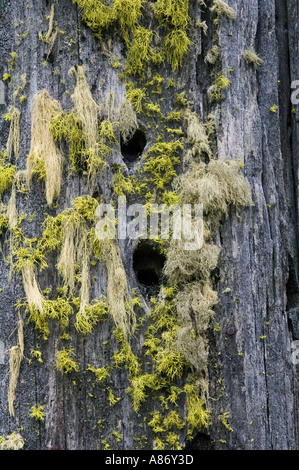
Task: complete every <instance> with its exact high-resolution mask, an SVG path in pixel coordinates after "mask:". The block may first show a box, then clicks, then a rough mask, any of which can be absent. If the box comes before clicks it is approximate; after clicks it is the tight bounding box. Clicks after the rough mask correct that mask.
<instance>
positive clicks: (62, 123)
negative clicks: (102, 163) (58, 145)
mask: <svg viewBox="0 0 299 470" xmlns="http://www.w3.org/2000/svg"><path fill="white" fill-rule="evenodd" d="M50 131H51V132H52V135H53V137H54V139H55V141H56V142H58V141H60V140H62V139H65V140H66V142H67V143H68V144H69V164H70V170H71V171H73V172H78V171H82V166H83V162H84V160H85V151H86V149H85V134H84V131H83V126H82V122H81V119H80V118H79V116H77V115H76V114H75V113H73V112H71V113H64V112H61V113H59V114H57V115H56V116H55V117H54V118H53V119H52V121H51V125H50Z"/></svg>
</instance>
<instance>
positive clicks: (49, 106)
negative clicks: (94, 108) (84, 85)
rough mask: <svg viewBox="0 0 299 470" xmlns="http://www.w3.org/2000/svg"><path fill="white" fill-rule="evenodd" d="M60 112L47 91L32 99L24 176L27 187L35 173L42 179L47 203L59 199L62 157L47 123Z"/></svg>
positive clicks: (50, 204) (56, 103) (50, 203)
mask: <svg viewBox="0 0 299 470" xmlns="http://www.w3.org/2000/svg"><path fill="white" fill-rule="evenodd" d="M59 113H60V107H59V103H58V102H57V101H56V100H52V99H51V98H50V95H49V93H48V91H47V90H42V91H40V92H38V93H37V94H36V96H35V98H34V103H33V112H32V125H31V147H30V151H29V157H28V159H27V168H26V177H27V184H28V187H29V188H30V186H31V181H32V177H33V175H34V174H35V173H38V174H39V175H40V178H41V179H43V180H44V181H45V192H46V200H47V203H48V205H49V206H52V205H53V202H54V200H55V199H57V198H59V196H60V190H61V181H62V171H63V157H62V154H61V152H60V151H59V149H58V147H57V145H56V143H55V141H54V139H53V136H52V134H51V132H50V123H51V121H52V119H53V118H55V116H57V114H59Z"/></svg>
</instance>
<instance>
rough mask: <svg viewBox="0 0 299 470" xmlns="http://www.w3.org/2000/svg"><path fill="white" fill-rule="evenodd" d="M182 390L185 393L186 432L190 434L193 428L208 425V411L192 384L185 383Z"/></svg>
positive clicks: (201, 427) (198, 428) (197, 428)
mask: <svg viewBox="0 0 299 470" xmlns="http://www.w3.org/2000/svg"><path fill="white" fill-rule="evenodd" d="M184 390H185V392H186V394H187V421H188V425H189V429H188V434H189V435H191V434H192V433H193V432H194V430H197V431H199V430H201V429H203V428H207V427H208V425H209V422H210V413H209V412H208V411H207V409H206V407H205V403H204V400H203V399H202V398H200V397H199V396H198V393H197V391H196V388H195V386H194V385H192V384H186V385H185V387H184Z"/></svg>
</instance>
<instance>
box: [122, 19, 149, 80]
mask: <svg viewBox="0 0 299 470" xmlns="http://www.w3.org/2000/svg"><path fill="white" fill-rule="evenodd" d="M152 38H153V31H152V30H150V29H146V28H144V27H141V26H140V27H138V28H136V29H135V31H134V40H133V43H132V45H131V47H130V48H129V50H128V54H127V67H126V71H127V73H129V74H132V75H143V73H144V69H145V66H146V64H147V63H148V62H149V60H150V57H151V54H152V52H151V42H152Z"/></svg>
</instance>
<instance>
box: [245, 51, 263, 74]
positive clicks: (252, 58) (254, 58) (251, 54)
mask: <svg viewBox="0 0 299 470" xmlns="http://www.w3.org/2000/svg"><path fill="white" fill-rule="evenodd" d="M243 57H244V59H245V61H246V62H247V64H252V65H253V67H254V68H255V70H257V69H258V67H259V66H260V65H261V64H263V63H264V61H263V59H261V58H260V57H259V56H258V55H257V53H256V52H255V50H254V49H253V47H249V48H248V49H246V51H244V53H243Z"/></svg>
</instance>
